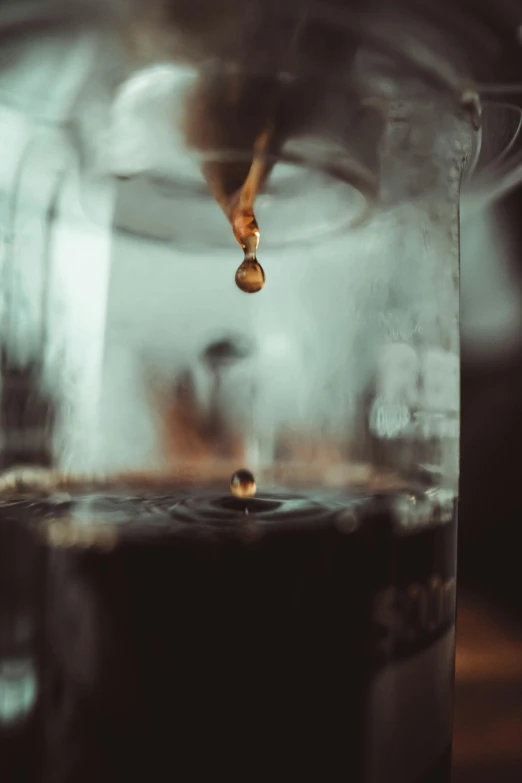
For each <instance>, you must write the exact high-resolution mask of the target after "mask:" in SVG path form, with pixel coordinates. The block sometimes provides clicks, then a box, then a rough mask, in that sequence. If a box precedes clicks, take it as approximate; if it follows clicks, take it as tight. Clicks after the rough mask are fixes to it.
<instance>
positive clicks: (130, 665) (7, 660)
mask: <svg viewBox="0 0 522 783" xmlns="http://www.w3.org/2000/svg"><path fill="white" fill-rule="evenodd" d="M246 511H248V514H246V513H245V512H246ZM454 577H455V514H454V498H452V497H449V496H448V495H447V493H446V494H445V493H443V492H441V491H436V492H431V493H425V492H416V493H405V492H401V493H387V494H386V493H383V494H380V495H375V494H371V493H369V492H365V491H361V492H357V493H353V494H351V495H346V494H345V495H339V494H328V495H323V494H321V493H316V494H315V495H314V496H313V497H310V496H306V495H305V496H302V497H299V496H291V495H288V494H282V493H259V494H258V495H256V496H255V497H246V498H239V497H234V496H231V495H228V494H227V493H226V492H225V493H223V491H222V487H211V486H209V487H207V488H202V487H200V488H197V489H192V490H190V491H189V492H186V491H181V490H180V491H178V490H176V491H171V490H168V489H167V490H166V491H165V492H163V491H158V490H154V491H149V490H146V489H145V490H143V491H142V490H139V489H137V488H136V487H127V488H126V489H122V488H120V489H116V488H115V489H114V490H112V491H111V490H110V488H105V489H99V490H98V491H95V492H93V491H92V490H90V491H89V489H88V488H86V489H85V491H80V490H78V489H76V490H75V491H68V492H65V491H62V492H59V493H58V492H52V491H51V490H49V491H48V492H44V491H42V492H40V493H33V494H32V495H26V496H20V495H18V496H17V495H12V496H4V497H3V498H2V499H1V500H0V579H1V587H2V589H1V590H0V713H1V714H0V772H1V773H2V780H6V781H9V782H10V783H48V782H49V781H53V783H109V781H110V782H111V783H114V782H115V781H116V783H119V781H122V783H123V781H125V783H127V782H128V780H130V779H132V780H134V779H137V778H138V779H140V778H141V779H144V780H160V781H161V780H167V779H169V780H171V779H178V780H182V781H184V782H187V781H189V782H190V783H192V782H194V783H204V781H207V780H209V779H212V778H213V777H215V776H216V775H217V774H221V773H222V774H223V775H224V776H226V777H227V779H228V780H229V781H233V783H236V781H237V783H239V781H241V783H244V782H245V781H249V782H250V783H262V782H263V783H265V781H267V780H271V781H273V782H274V783H283V782H284V783H287V781H289V780H297V781H311V782H312V781H313V782H314V783H316V782H318V781H321V782H323V781H324V783H333V782H334V781H335V782H336V783H337V781H339V783H340V781H346V780H351V781H354V782H355V783H399V781H400V783H425V781H430V783H447V781H448V779H449V778H448V769H449V767H448V761H447V759H448V745H449V742H450V737H451V691H450V690H448V689H450V683H451V667H452V657H451V655H452V653H451V649H452V646H451V645H452V637H451V634H452V629H453V622H454ZM448 650H450V654H449V657H448ZM390 678H391V679H390ZM389 679H390V682H393V683H395V684H394V687H393V688H392V689H391V690H390V688H389V683H388V680H389ZM420 684H421V685H420ZM2 689H3V690H2ZM5 694H9V696H8V697H7V696H6V695H5ZM390 694H392V695H391V696H390ZM445 699H446V700H445ZM6 704H8V705H11V706H10V707H9V708H7V707H6ZM2 710H3V712H2ZM9 710H10V711H9ZM2 715H3V718H2ZM397 727H399V729H400V730H399V729H398V728H397ZM390 743H391V744H390ZM419 748H420V749H421V751H419ZM392 750H393V752H392ZM2 765H3V766H2Z"/></svg>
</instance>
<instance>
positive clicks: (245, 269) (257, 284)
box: [236, 257, 266, 294]
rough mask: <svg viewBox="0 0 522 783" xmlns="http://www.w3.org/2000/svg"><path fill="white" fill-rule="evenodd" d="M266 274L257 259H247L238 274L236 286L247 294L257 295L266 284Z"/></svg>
mask: <svg viewBox="0 0 522 783" xmlns="http://www.w3.org/2000/svg"><path fill="white" fill-rule="evenodd" d="M265 279H266V278H265V272H264V269H263V267H262V266H261V264H260V263H259V261H258V260H257V258H255V257H253V258H245V260H244V261H243V263H242V264H241V266H240V267H239V268H238V270H237V272H236V285H237V287H238V288H239V290H240V291H244V293H245V294H257V292H258V291H261V289H262V288H263V286H264V284H265Z"/></svg>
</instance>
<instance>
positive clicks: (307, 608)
mask: <svg viewBox="0 0 522 783" xmlns="http://www.w3.org/2000/svg"><path fill="white" fill-rule="evenodd" d="M403 5H406V4H401V5H400V6H398V9H399V10H401V9H402V11H403V12H404V8H403ZM153 7H154V6H153ZM300 7H301V11H299V13H298V12H297V10H296V8H297V7H296V6H295V5H293V4H288V5H284V4H278V7H276V6H275V5H273V4H271V3H267V4H266V6H265V5H263V7H262V8H261V6H260V5H259V4H255V3H252V4H242V5H241V6H239V5H238V4H237V3H233V2H230V3H227V4H226V5H225V6H223V8H221V10H220V11H219V12H216V10H215V9H214V10H212V9H213V8H214V6H210V5H208V6H205V7H204V8H203V9H202V12H201V16H200V17H197V15H194V14H193V10H192V9H191V7H190V4H184V3H181V4H178V5H177V6H176V7H174V8H175V13H174V11H173V12H172V13H174V16H173V17H168V18H163V17H161V16H160V17H158V18H157V17H154V16H150V15H149V14H150V12H147V14H146V15H145V17H143V16H141V17H135V16H133V14H134V13H135V11H136V9H135V8H134V7H133V6H132V4H130V5H128V6H127V5H125V4H124V10H125V14H123V16H121V17H119V16H118V15H115V16H114V17H112V18H111V19H108V18H107V17H106V16H105V17H104V16H103V15H101V16H100V14H99V13H96V14H93V13H92V11H93V10H96V11H97V12H99V9H97V8H96V4H89V3H87V4H80V5H79V6H78V7H77V8H75V12H74V13H73V12H72V11H70V12H69V14H70V15H69V17H68V18H67V20H66V21H67V25H66V26H65V27H63V25H62V26H57V20H61V21H62V22H63V20H64V18H65V17H64V16H63V13H64V12H63V8H62V7H61V6H59V5H58V6H55V8H58V10H59V13H58V16H56V15H55V16H53V15H52V14H50V15H49V16H45V14H44V17H45V20H46V23H45V25H43V23H42V22H41V21H40V23H39V24H38V25H31V26H30V25H28V19H29V18H28V17H27V18H24V24H23V25H22V33H23V34H21V35H17V37H16V40H15V41H14V42H13V40H12V39H10V40H9V41H6V42H5V43H3V44H2V46H3V47H4V49H3V51H5V52H8V53H9V57H10V61H11V62H13V63H16V65H17V68H18V73H17V72H16V71H17V69H16V68H13V69H12V71H10V72H9V73H8V74H7V76H6V77H5V78H4V79H3V81H2V80H1V79H0V90H3V92H0V94H1V95H2V96H3V103H2V107H1V109H0V110H1V112H2V114H3V120H2V128H4V129H5V130H4V131H3V133H4V138H5V140H6V141H5V143H6V145H9V146H10V149H12V151H13V154H12V156H11V157H10V159H9V160H8V161H6V162H4V163H3V164H2V169H1V171H0V174H1V178H2V180H1V181H2V183H3V185H2V196H1V199H0V215H1V216H2V226H3V232H4V233H3V238H4V242H3V253H2V265H1V268H2V287H1V290H2V296H1V313H0V315H1V322H2V324H3V328H2V373H1V403H0V411H1V416H2V422H1V428H2V448H1V459H2V468H3V473H2V476H1V477H0V481H1V484H0V487H1V497H0V580H1V582H0V585H1V586H2V589H1V590H0V771H2V772H3V773H4V777H5V778H6V779H8V780H21V781H22V780H23V781H27V782H28V783H40V782H41V781H44V780H45V781H46V780H52V781H56V782H57V783H70V782H72V781H74V783H92V782H93V781H100V783H105V781H106V780H107V781H108V780H109V779H111V780H124V779H127V778H128V777H129V776H131V775H133V774H135V775H138V774H139V775H141V776H142V777H144V778H157V779H163V778H164V777H175V776H177V777H179V778H180V779H183V780H184V781H203V780H206V779H208V778H209V777H210V776H211V775H216V774H226V775H227V777H228V778H229V780H231V781H236V780H237V781H239V780H242V781H244V780H248V781H252V783H253V782H254V781H257V780H259V781H261V780H266V779H268V778H270V779H272V780H274V781H279V780H281V781H282V780H287V779H300V780H322V781H326V782H328V783H330V781H335V780H337V779H340V778H343V779H346V778H350V779H353V780H355V781H360V783H366V782H368V783H395V781H401V783H424V782H426V783H427V781H432V783H433V782H435V781H436V782H437V783H443V782H444V781H447V780H449V765H450V748H451V727H452V689H453V657H454V611H455V573H456V505H457V497H458V462H459V451H458V441H459V329H458V327H459V320H458V304H459V298H458V271H459V211H460V208H461V205H462V206H463V207H464V208H467V209H472V208H474V207H475V206H476V204H477V203H483V202H484V201H485V200H487V199H489V198H491V197H493V196H495V195H497V193H498V192H500V191H501V190H502V189H504V188H506V187H509V185H510V184H512V182H514V181H515V178H516V172H517V166H518V162H519V161H518V157H517V154H516V136H517V133H518V126H519V117H520V112H519V111H517V109H516V107H513V106H511V105H506V104H504V103H498V102H497V104H496V105H495V106H488V105H486V106H485V107H484V109H482V107H481V104H480V99H479V94H478V92H477V89H476V87H475V86H473V85H472V82H471V81H470V80H469V79H470V76H471V75H472V74H470V73H469V72H468V70H467V69H466V68H465V67H463V66H462V63H461V59H459V58H455V59H451V58H448V51H447V47H448V46H449V44H448V42H447V40H446V39H445V38H443V39H441V38H440V37H437V36H436V35H435V34H434V32H433V30H434V27H433V24H431V26H427V24H426V20H424V21H425V24H424V27H421V28H419V27H418V25H414V24H413V22H411V19H410V17H409V16H408V17H405V16H404V15H402V16H400V19H401V25H400V26H399V27H398V26H397V24H396V21H395V20H394V18H393V17H390V16H389V14H388V15H386V14H384V13H382V12H381V13H377V10H378V9H377V10H375V9H374V12H373V13H372V14H369V13H365V12H364V9H362V8H360V9H358V11H357V10H356V9H355V4H354V7H350V8H349V9H348V8H347V7H344V6H342V5H338V4H335V3H333V4H320V5H315V4H309V5H308V4H306V6H305V5H303V4H302V6H300ZM110 8H112V6H109V9H110ZM140 8H141V9H143V8H144V6H141V7H140ZM303 8H305V11H306V13H303V12H302V10H303ZM80 11H81V16H80V17H78V19H77V18H76V14H78V13H79V12H80ZM86 11H88V12H89V14H88V20H89V24H88V25H87V21H86V20H87V17H86V15H85V13H86ZM53 13H54V11H53ZM230 13H232V22H233V23H232V22H231V21H230V16H227V14H230ZM0 19H1V14H0ZM136 19H137V20H138V21H137V22H136V24H135V23H134V22H135V20H136ZM431 21H432V22H433V20H431ZM406 22H408V24H406ZM136 30H137V31H138V35H137V36H136V35H135V31H136ZM413 33H414V34H413ZM0 40H1V39H0ZM144 40H146V41H147V42H148V45H147V47H144V46H143V45H142V42H143V41H144ZM122 42H123V43H122ZM151 42H152V45H150V44H151ZM443 42H445V43H443ZM129 44H130V50H131V52H132V56H129V55H128V53H127V51H126V48H125V47H126V45H129ZM435 44H436V45H435ZM450 49H451V47H450ZM35 52H36V53H42V54H41V56H40V54H39V55H38V56H39V58H40V60H41V61H42V62H44V63H46V64H47V65H48V72H49V73H50V74H55V77H56V78H53V79H49V81H50V82H52V83H53V84H54V85H56V86H55V89H54V90H53V91H52V94H51V95H47V94H45V95H44V94H43V92H42V89H41V87H40V88H38V85H36V86H35V83H34V78H35V74H36V71H35V69H34V66H33V64H32V60H31V58H34V57H35ZM151 52H152V57H150V54H151ZM145 55H147V57H148V59H149V60H151V61H150V62H149V61H148V62H144V61H143V62H142V61H140V57H141V56H143V57H144V58H145ZM65 58H67V63H68V67H67V68H65V67H64V59H65ZM24 69H25V71H24ZM44 70H45V68H44ZM60 71H61V72H62V78H61V79H60V78H57V74H58V73H59V72H60ZM24 73H26V74H28V75H29V77H31V78H32V79H33V81H31V79H29V81H28V82H24V78H23V77H24ZM9 80H10V81H9ZM24 85H25V86H24ZM24 90H26V95H25V96H24ZM499 129H500V131H499ZM463 183H464V196H463V197H462V198H461V191H462V187H463ZM254 209H255V218H254V213H253V210H254ZM254 220H257V223H256V222H253V221H254ZM245 232H246V233H245ZM234 234H235V236H236V239H237V240H238V243H236V241H235V239H234ZM259 239H260V244H259V253H258V256H259V261H260V262H261V263H262V265H263V267H264V270H265V272H264V273H263V275H262V277H261V273H260V272H259V268H258V267H257V266H256V267H255V269H256V274H257V278H256V280H257V282H256V286H255V287H256V288H259V289H261V288H262V290H257V291H256V292H255V293H251V294H247V293H245V291H244V288H245V286H244V285H243V290H241V285H242V280H243V278H241V275H239V276H238V274H236V268H237V267H238V266H240V265H241V262H242V260H243V254H246V256H245V257H246V263H247V266H248V264H250V265H252V264H254V263H255V264H258V263H259V262H258V260H257V256H256V253H257V250H258V248H257V244H258V242H259ZM254 256H255V259H254ZM234 275H236V282H235V281H234ZM265 275H266V280H265ZM236 283H238V285H236ZM238 286H239V287H238Z"/></svg>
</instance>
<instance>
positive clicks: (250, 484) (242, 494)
mask: <svg viewBox="0 0 522 783" xmlns="http://www.w3.org/2000/svg"><path fill="white" fill-rule="evenodd" d="M230 491H231V492H232V494H233V495H235V497H236V498H253V497H254V495H255V494H256V492H257V486H256V480H255V478H254V476H253V474H252V473H250V471H249V470H236V472H235V473H234V475H233V476H232V478H231V479H230Z"/></svg>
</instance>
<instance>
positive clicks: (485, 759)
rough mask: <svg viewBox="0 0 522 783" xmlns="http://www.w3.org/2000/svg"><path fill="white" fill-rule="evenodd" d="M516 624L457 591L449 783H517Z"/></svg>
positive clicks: (519, 640) (520, 673)
mask: <svg viewBox="0 0 522 783" xmlns="http://www.w3.org/2000/svg"><path fill="white" fill-rule="evenodd" d="M521 621H522V612H521V615H520V617H519V618H518V627H517V624H516V623H515V621H514V618H513V617H509V616H508V615H506V614H503V613H502V610H501V609H499V608H498V607H496V606H494V605H492V604H488V603H487V601H486V600H484V599H480V598H478V597H477V596H476V595H473V594H471V593H466V592H463V591H461V595H460V601H459V616H458V626H457V687H456V705H455V740H454V772H453V783H522V622H521Z"/></svg>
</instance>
